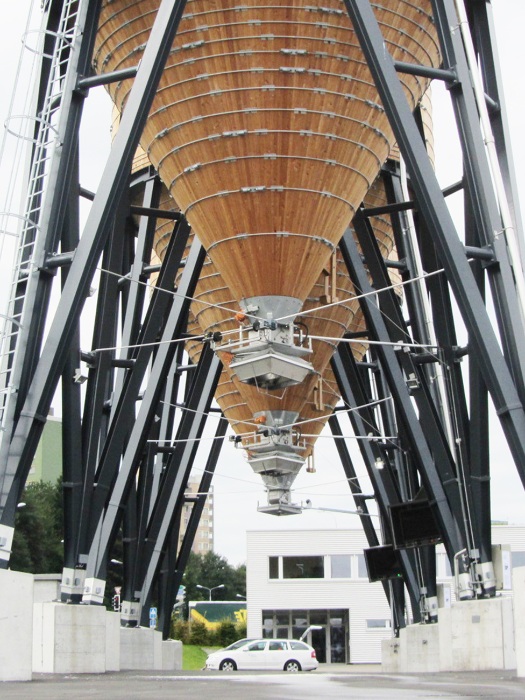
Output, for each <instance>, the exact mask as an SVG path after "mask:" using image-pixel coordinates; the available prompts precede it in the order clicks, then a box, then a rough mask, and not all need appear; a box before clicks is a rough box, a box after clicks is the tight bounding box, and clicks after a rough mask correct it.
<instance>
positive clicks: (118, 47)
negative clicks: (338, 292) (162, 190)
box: [95, 0, 440, 300]
mask: <svg viewBox="0 0 525 700" xmlns="http://www.w3.org/2000/svg"><path fill="white" fill-rule="evenodd" d="M157 7H158V0H141V1H139V2H126V1H125V0H113V1H112V2H105V3H103V8H102V13H101V19H100V29H99V33H98V38H97V48H96V51H95V66H96V68H97V70H98V71H101V72H105V71H111V70H116V69H119V68H123V67H125V66H128V65H136V64H137V62H138V61H139V60H140V57H141V55H142V51H143V45H144V43H145V42H146V40H147V37H148V34H149V31H150V29H151V26H152V23H153V20H154V17H155V12H156V9H157ZM374 11H375V13H376V16H377V18H378V20H379V22H380V24H381V28H382V31H383V34H384V37H385V43H386V45H387V47H388V49H389V50H390V51H391V53H392V55H393V56H394V58H395V59H398V60H402V61H409V62H413V63H423V64H427V65H434V66H437V65H439V62H440V61H439V52H438V48H437V41H436V38H435V33H434V28H433V25H432V21H431V17H430V2H429V0H418V1H417V2H416V1H415V0H413V2H407V1H404V0H381V1H380V2H377V3H375V4H374ZM403 83H404V86H405V90H406V93H407V95H408V97H409V99H410V101H411V104H412V105H414V106H415V104H416V103H417V102H418V101H419V99H420V97H421V95H422V93H423V91H424V89H425V87H426V81H424V80H422V79H421V78H417V77H414V76H403ZM130 87H131V81H130V80H127V81H123V82H122V83H120V84H117V85H113V86H111V87H110V90H111V91H112V95H113V98H114V100H115V103H116V104H117V106H118V107H119V109H122V108H123V107H124V105H125V102H126V99H127V95H128V94H129V90H130ZM141 145H142V147H143V148H144V150H145V151H146V153H147V154H148V156H149V158H150V160H151V162H152V163H153V164H154V165H155V167H157V168H158V170H159V173H160V175H161V177H162V179H163V181H164V182H165V183H166V185H167V186H168V188H169V189H170V192H171V194H172V196H173V197H174V199H175V201H176V202H177V204H178V205H179V206H180V208H181V209H182V211H184V212H185V213H186V215H187V217H188V220H189V222H190V223H191V225H192V228H193V230H194V231H195V232H196V233H197V235H198V236H199V238H200V240H201V242H202V243H203V244H204V246H205V247H206V248H207V250H208V252H209V255H210V258H211V259H212V261H213V262H214V264H215V265H216V267H217V269H218V270H219V271H220V273H221V275H222V277H223V278H224V282H225V286H226V287H227V288H228V289H229V290H230V291H231V296H232V297H233V298H234V299H237V300H240V299H242V298H247V297H251V296H267V295H272V294H277V295H284V296H291V297H296V298H300V299H301V300H305V299H306V297H307V296H308V295H309V293H310V291H311V289H312V286H313V284H314V282H315V280H316V279H317V278H318V277H319V275H320V274H321V272H322V270H323V268H324V267H325V266H326V265H327V264H328V261H329V259H330V256H331V255H332V253H333V250H334V248H335V246H336V244H337V242H338V241H339V239H340V237H341V236H342V234H343V233H344V231H345V230H346V228H347V226H348V225H349V223H350V221H351V219H352V216H353V214H354V212H355V210H356V208H357V207H358V206H359V204H360V203H361V201H362V199H363V197H364V195H365V193H366V192H367V190H368V189H369V187H370V185H371V184H372V182H373V181H374V179H375V177H376V175H377V173H378V171H379V168H380V166H381V164H382V163H383V161H384V160H385V158H386V157H387V156H388V154H389V152H390V150H391V147H392V145H393V138H392V133H391V130H390V127H389V125H388V122H387V120H386V118H385V115H384V112H383V108H382V106H381V104H380V102H379V98H378V95H377V91H376V89H375V87H374V85H373V81H372V78H371V75H370V72H369V70H368V67H367V66H366V64H365V62H364V59H363V55H362V53H361V51H360V48H359V46H358V43H357V40H356V37H355V34H354V32H353V29H352V26H351V23H350V21H349V19H348V16H347V14H346V11H345V8H344V5H343V3H342V2H339V1H338V0H328V1H327V2H323V6H322V7H320V6H319V7H318V6H316V5H313V4H309V3H307V2H298V1H297V0H295V1H292V2H290V1H286V0H283V1H281V2H274V1H272V2H269V3H267V4H265V5H263V6H260V5H257V4H256V3H254V2H253V1H252V2H248V3H243V4H242V5H241V4H239V5H236V3H235V2H232V1H231V0H229V1H226V2H220V3H219V2H211V1H210V0H190V2H188V4H187V6H186V10H185V14H184V17H183V19H182V21H181V25H180V29H179V34H178V36H177V39H176V41H175V43H174V47H173V49H172V52H171V54H170V57H169V58H168V62H167V66H166V69H165V71H164V74H163V77H162V80H161V83H160V87H159V90H158V94H157V96H156V98H155V101H154V104H153V107H152V110H151V114H150V118H149V119H148V123H147V125H146V128H145V131H144V134H143V137H142V140H141Z"/></svg>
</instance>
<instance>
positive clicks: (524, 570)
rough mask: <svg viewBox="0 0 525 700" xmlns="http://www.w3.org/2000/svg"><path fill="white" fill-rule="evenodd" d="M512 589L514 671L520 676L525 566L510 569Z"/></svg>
mask: <svg viewBox="0 0 525 700" xmlns="http://www.w3.org/2000/svg"><path fill="white" fill-rule="evenodd" d="M512 589H513V591H514V629H515V641H516V671H517V675H518V676H519V677H520V678H523V677H524V676H525V566H519V567H517V568H515V569H514V570H513V571H512Z"/></svg>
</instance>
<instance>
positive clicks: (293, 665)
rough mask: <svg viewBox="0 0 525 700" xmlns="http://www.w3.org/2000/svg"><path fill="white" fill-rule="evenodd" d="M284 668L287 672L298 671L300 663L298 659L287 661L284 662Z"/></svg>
mask: <svg viewBox="0 0 525 700" xmlns="http://www.w3.org/2000/svg"><path fill="white" fill-rule="evenodd" d="M284 670H285V671H288V673H298V672H299V671H300V670H301V664H300V663H299V662H298V661H295V660H292V661H287V662H286V663H285V664H284Z"/></svg>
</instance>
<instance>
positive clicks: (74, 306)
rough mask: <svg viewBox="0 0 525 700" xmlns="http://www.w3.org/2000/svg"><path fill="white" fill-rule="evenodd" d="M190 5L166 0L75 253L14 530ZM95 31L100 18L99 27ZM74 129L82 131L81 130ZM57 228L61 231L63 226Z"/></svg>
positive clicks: (34, 401)
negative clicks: (113, 222) (92, 286)
mask: <svg viewBox="0 0 525 700" xmlns="http://www.w3.org/2000/svg"><path fill="white" fill-rule="evenodd" d="M184 5H185V1H184V0H176V1H175V2H173V0H162V3H161V5H160V8H159V10H158V13H157V16H156V19H155V23H154V25H153V29H152V32H151V35H150V39H149V41H148V43H147V46H146V49H145V52H144V56H143V58H142V60H141V63H140V66H139V69H138V72H137V76H136V78H135V81H134V84H133V88H132V90H131V93H130V96H129V99H128V102H127V104H126V109H125V111H124V114H123V118H122V122H121V125H120V128H119V131H118V133H117V135H116V137H115V141H114V142H113V148H112V151H111V154H110V156H109V159H108V163H107V166H106V168H105V171H104V174H103V176H102V179H101V183H100V187H99V190H98V192H97V195H96V196H95V199H94V202H93V205H92V207H91V210H90V214H89V216H88V219H87V222H86V226H85V229H84V233H83V235H82V238H81V240H80V243H79V245H78V246H77V249H76V251H75V256H74V258H73V261H72V264H71V268H70V271H69V275H68V278H67V281H66V284H65V286H64V290H63V293H62V296H61V298H60V302H59V304H58V307H57V311H56V314H55V317H54V319H53V322H52V324H51V327H50V330H49V335H48V338H47V340H46V342H45V344H44V347H43V349H42V352H41V354H40V357H39V360H38V363H37V364H36V366H35V371H34V374H33V376H32V380H31V386H30V388H29V389H28V392H27V397H26V398H25V400H24V403H23V406H22V407H21V410H20V418H19V419H18V421H17V423H16V426H15V427H14V430H13V435H12V439H11V443H10V444H9V447H8V455H7V458H6V460H5V462H4V461H3V460H2V464H5V467H4V471H3V473H2V475H1V477H2V490H1V493H0V499H1V500H0V508H2V516H1V524H2V526H4V527H5V528H7V529H9V528H11V529H12V527H13V524H14V514H15V508H16V502H17V495H18V489H17V488H14V487H13V484H14V483H15V480H16V482H17V483H18V484H23V483H25V479H26V477H27V474H28V472H29V469H30V466H31V461H32V458H33V455H34V452H35V450H36V447H37V445H38V441H39V439H40V436H41V433H42V429H43V425H44V423H45V420H46V416H47V414H48V411H49V407H50V405H51V400H52V397H53V394H54V392H55V389H56V386H57V382H58V379H59V377H60V373H61V372H62V369H63V366H64V363H65V361H66V358H67V354H68V352H69V348H70V345H71V341H72V338H73V337H74V333H75V328H76V322H77V319H78V317H79V315H80V311H81V309H82V306H83V303H84V300H85V298H86V297H87V295H88V292H89V286H90V283H91V280H92V278H93V274H94V271H95V268H96V265H97V262H98V259H99V256H100V254H101V252H102V250H103V249H104V246H105V242H106V238H107V235H108V224H109V221H110V220H111V217H112V215H113V212H114V211H115V206H116V204H117V203H118V202H119V201H120V199H121V197H122V194H123V192H124V190H125V188H126V186H127V174H128V172H129V171H130V165H131V161H132V158H133V155H134V153H135V149H136V147H137V144H138V140H139V137H140V134H141V133H142V130H143V127H144V124H145V122H146V119H147V116H148V113H149V109H150V107H151V103H152V101H153V97H154V95H155V92H156V89H157V86H158V82H159V80H160V76H161V74H162V71H163V68H164V64H165V62H166V58H167V56H168V54H169V51H170V49H171V47H172V44H173V39H174V37H175V34H176V31H177V27H178V24H179V21H180V18H181V15H182V12H183V10H184ZM95 6H96V7H97V8H98V2H96V3H95V2H93V3H91V4H90V5H89V7H90V8H93V7H95ZM95 29H96V22H95V26H94V27H93V31H95ZM71 94H73V90H72V91H71ZM74 126H76V125H74ZM74 133H75V134H76V133H77V131H76V128H75V129H74ZM62 185H63V181H62V182H61V183H60V186H59V187H57V191H56V193H55V194H56V196H57V197H58V198H59V199H60V197H61V196H62V194H63V191H64V189H65V188H63V187H62ZM59 210H60V211H61V210H62V207H60V206H59ZM48 223H49V222H46V224H48ZM51 228H52V227H51ZM56 228H57V229H58V230H60V229H61V227H60V226H57V227H56ZM44 229H45V225H44ZM9 550H10V547H9V548H8V549H7V551H6V552H2V561H0V565H2V566H7V562H8V558H9Z"/></svg>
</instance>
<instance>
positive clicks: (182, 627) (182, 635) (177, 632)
mask: <svg viewBox="0 0 525 700" xmlns="http://www.w3.org/2000/svg"><path fill="white" fill-rule="evenodd" d="M170 637H171V639H179V640H180V641H181V642H182V643H183V644H188V641H189V637H190V631H189V626H188V623H187V622H186V621H185V620H180V619H179V620H174V619H173V618H172V620H171V631H170Z"/></svg>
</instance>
